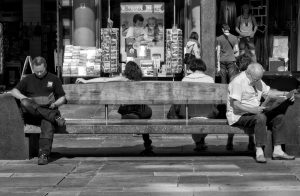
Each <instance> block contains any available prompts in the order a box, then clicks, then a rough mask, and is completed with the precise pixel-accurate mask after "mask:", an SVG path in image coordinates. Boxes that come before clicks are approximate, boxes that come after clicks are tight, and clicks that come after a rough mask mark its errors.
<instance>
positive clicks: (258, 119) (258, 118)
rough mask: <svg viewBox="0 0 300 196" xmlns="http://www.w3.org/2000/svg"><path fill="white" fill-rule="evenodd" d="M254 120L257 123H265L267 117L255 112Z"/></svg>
mask: <svg viewBox="0 0 300 196" xmlns="http://www.w3.org/2000/svg"><path fill="white" fill-rule="evenodd" d="M255 120H256V123H257V124H266V123H267V117H266V115H265V114H262V113H260V114H257V115H256V116H255Z"/></svg>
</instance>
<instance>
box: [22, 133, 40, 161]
mask: <svg viewBox="0 0 300 196" xmlns="http://www.w3.org/2000/svg"><path fill="white" fill-rule="evenodd" d="M39 139H40V134H39V133H31V134H26V135H25V144H26V147H27V149H28V158H29V159H31V158H33V157H37V156H38V153H39Z"/></svg>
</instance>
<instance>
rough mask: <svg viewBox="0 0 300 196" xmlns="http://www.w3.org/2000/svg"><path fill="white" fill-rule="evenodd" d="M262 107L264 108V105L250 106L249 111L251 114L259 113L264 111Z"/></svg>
mask: <svg viewBox="0 0 300 196" xmlns="http://www.w3.org/2000/svg"><path fill="white" fill-rule="evenodd" d="M264 109H266V107H263V106H258V107H254V108H252V110H251V113H252V114H260V113H262V112H263V111H264Z"/></svg>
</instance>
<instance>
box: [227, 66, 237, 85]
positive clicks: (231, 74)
mask: <svg viewBox="0 0 300 196" xmlns="http://www.w3.org/2000/svg"><path fill="white" fill-rule="evenodd" d="M227 69H228V79H229V82H230V81H231V80H232V79H233V77H234V76H236V75H237V74H238V73H239V70H238V67H237V65H236V63H235V62H230V63H228V65H227Z"/></svg>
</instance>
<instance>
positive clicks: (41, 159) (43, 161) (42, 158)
mask: <svg viewBox="0 0 300 196" xmlns="http://www.w3.org/2000/svg"><path fill="white" fill-rule="evenodd" d="M48 162H49V161H48V155H47V154H45V153H42V154H41V155H40V156H39V159H38V165H47V164H48Z"/></svg>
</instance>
